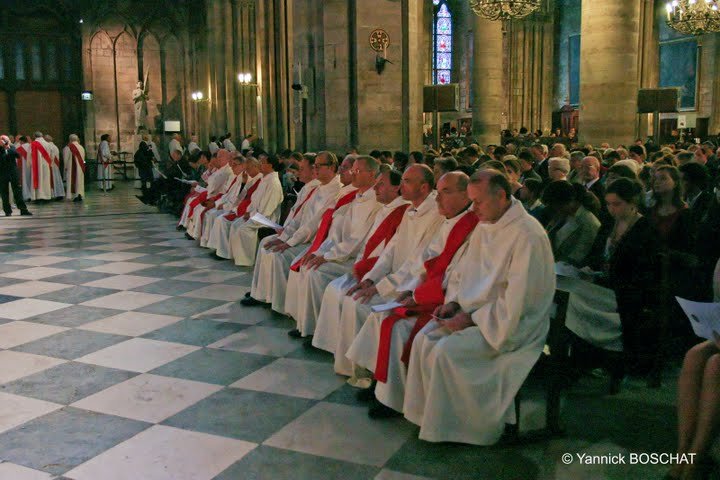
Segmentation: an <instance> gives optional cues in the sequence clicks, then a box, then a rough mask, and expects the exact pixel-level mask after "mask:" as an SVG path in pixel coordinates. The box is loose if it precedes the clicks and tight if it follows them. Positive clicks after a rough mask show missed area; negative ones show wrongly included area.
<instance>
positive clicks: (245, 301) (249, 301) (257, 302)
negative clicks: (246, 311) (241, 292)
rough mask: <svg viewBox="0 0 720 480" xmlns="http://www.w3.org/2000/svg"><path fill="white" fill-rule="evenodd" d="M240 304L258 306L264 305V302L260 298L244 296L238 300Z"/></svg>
mask: <svg viewBox="0 0 720 480" xmlns="http://www.w3.org/2000/svg"><path fill="white" fill-rule="evenodd" d="M240 305H244V306H246V307H260V306H262V305H266V303H265V302H261V301H260V300H255V299H254V298H252V297H245V298H243V299H242V300H240Z"/></svg>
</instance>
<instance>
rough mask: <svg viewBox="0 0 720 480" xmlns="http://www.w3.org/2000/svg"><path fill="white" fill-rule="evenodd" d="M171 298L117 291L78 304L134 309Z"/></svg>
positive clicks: (126, 309)
mask: <svg viewBox="0 0 720 480" xmlns="http://www.w3.org/2000/svg"><path fill="white" fill-rule="evenodd" d="M168 298H171V297H169V296H167V295H156V294H154V293H142V292H129V291H125V292H117V293H113V294H110V295H106V296H104V297H100V298H96V299H94V300H90V301H87V302H84V303H81V304H80V305H83V306H86V307H101V308H114V309H116V310H125V311H128V310H135V309H138V308H142V307H145V306H147V305H150V304H153V303H157V302H160V301H163V300H167V299H168Z"/></svg>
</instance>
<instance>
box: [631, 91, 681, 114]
mask: <svg viewBox="0 0 720 480" xmlns="http://www.w3.org/2000/svg"><path fill="white" fill-rule="evenodd" d="M677 105H678V89H677V88H641V89H640V90H638V106H637V113H653V112H655V111H657V112H661V113H671V112H677V111H678V110H677Z"/></svg>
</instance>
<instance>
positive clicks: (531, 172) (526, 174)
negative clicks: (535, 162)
mask: <svg viewBox="0 0 720 480" xmlns="http://www.w3.org/2000/svg"><path fill="white" fill-rule="evenodd" d="M528 178H534V179H535V180H539V181H541V182H542V178H540V175H538V174H537V172H536V171H535V170H533V169H532V168H531V169H530V170H528V171H527V172H523V173H522V174H521V175H520V178H519V179H518V181H519V182H520V183H522V184H523V185H524V184H525V180H527V179H528Z"/></svg>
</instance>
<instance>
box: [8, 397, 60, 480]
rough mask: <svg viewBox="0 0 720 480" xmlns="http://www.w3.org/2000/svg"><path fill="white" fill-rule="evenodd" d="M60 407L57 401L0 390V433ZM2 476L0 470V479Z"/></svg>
mask: <svg viewBox="0 0 720 480" xmlns="http://www.w3.org/2000/svg"><path fill="white" fill-rule="evenodd" d="M62 407H63V406H62V405H59V404H57V403H51V402H45V401H43V400H36V399H34V398H28V397H21V396H20V395H12V394H9V393H2V392H0V433H2V432H5V431H7V430H10V429H11V428H15V427H17V426H19V425H22V424H23V423H25V422H29V421H30V420H32V419H33V418H37V417H40V416H42V415H45V414H48V413H50V412H54V411H55V410H57V409H59V408H62ZM0 466H1V464H0ZM2 478H3V476H2V470H0V480H1V479H2Z"/></svg>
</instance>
